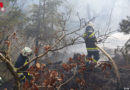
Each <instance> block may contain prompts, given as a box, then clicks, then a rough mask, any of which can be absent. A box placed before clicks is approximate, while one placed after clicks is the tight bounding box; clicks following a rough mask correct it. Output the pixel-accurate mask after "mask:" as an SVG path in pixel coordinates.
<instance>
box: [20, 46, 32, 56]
mask: <svg viewBox="0 0 130 90" xmlns="http://www.w3.org/2000/svg"><path fill="white" fill-rule="evenodd" d="M21 53H22V55H23V56H30V55H31V54H32V49H30V48H29V47H24V49H23V50H22V51H21Z"/></svg>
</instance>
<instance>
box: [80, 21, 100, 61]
mask: <svg viewBox="0 0 130 90" xmlns="http://www.w3.org/2000/svg"><path fill="white" fill-rule="evenodd" d="M83 38H84V40H85V44H86V49H87V52H88V54H87V58H86V61H87V62H89V61H90V59H92V61H93V62H94V63H96V62H97V61H98V60H99V58H100V57H99V51H98V48H97V47H96V43H97V38H96V36H95V33H94V28H93V24H92V23H91V22H90V23H89V24H88V25H87V27H86V30H85V33H84V35H83Z"/></svg>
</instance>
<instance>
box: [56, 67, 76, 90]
mask: <svg viewBox="0 0 130 90" xmlns="http://www.w3.org/2000/svg"><path fill="white" fill-rule="evenodd" d="M76 72H77V66H76V67H75V68H74V74H73V76H72V77H70V78H69V79H68V80H67V81H65V82H64V83H62V84H61V85H60V86H59V87H58V88H57V90H60V88H61V87H62V86H63V85H65V84H67V83H68V82H70V81H71V80H72V79H73V78H74V77H75V75H76Z"/></svg>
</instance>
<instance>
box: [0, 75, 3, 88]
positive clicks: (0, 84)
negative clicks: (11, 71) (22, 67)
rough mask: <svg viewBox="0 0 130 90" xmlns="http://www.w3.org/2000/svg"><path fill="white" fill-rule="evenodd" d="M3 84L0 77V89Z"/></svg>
mask: <svg viewBox="0 0 130 90" xmlns="http://www.w3.org/2000/svg"><path fill="white" fill-rule="evenodd" d="M2 84H3V80H2V77H0V87H1V86H2Z"/></svg>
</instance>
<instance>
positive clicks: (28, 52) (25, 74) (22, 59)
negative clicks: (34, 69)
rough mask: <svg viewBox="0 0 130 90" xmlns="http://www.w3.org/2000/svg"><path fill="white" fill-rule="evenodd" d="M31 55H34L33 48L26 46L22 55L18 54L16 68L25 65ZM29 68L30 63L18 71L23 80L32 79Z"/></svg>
mask: <svg viewBox="0 0 130 90" xmlns="http://www.w3.org/2000/svg"><path fill="white" fill-rule="evenodd" d="M31 55H32V50H31V49H30V48H29V47H25V48H24V49H23V50H22V51H21V53H20V55H19V56H18V58H17V60H16V62H15V68H16V70H17V69H19V68H20V67H21V66H24V65H25V64H27V63H28V61H29V56H31ZM28 68H29V65H27V66H26V67H24V68H22V69H21V70H20V71H19V72H18V75H19V77H20V79H21V82H25V79H28V80H29V81H30V80H32V76H31V75H30V74H29V73H28V72H27V71H26V70H27V69H28Z"/></svg>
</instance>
